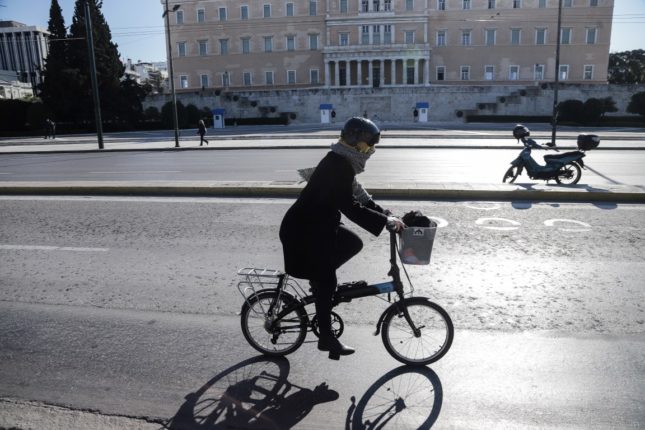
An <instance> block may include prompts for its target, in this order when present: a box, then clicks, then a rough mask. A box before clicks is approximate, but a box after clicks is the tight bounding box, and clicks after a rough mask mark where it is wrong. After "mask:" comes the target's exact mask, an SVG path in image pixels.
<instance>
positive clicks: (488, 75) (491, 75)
mask: <svg viewBox="0 0 645 430" xmlns="http://www.w3.org/2000/svg"><path fill="white" fill-rule="evenodd" d="M484 79H485V80H487V81H492V80H493V79H495V66H484Z"/></svg>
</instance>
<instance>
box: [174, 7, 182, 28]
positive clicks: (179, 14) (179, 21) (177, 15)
mask: <svg viewBox="0 0 645 430" xmlns="http://www.w3.org/2000/svg"><path fill="white" fill-rule="evenodd" d="M175 18H176V23H177V25H182V24H183V23H184V11H183V10H178V11H177V12H175Z"/></svg>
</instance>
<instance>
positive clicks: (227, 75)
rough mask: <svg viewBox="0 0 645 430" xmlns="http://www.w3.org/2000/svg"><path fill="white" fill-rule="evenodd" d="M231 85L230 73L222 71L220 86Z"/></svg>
mask: <svg viewBox="0 0 645 430" xmlns="http://www.w3.org/2000/svg"><path fill="white" fill-rule="evenodd" d="M229 85H231V75H230V73H228V72H224V73H222V86H223V87H228V86H229Z"/></svg>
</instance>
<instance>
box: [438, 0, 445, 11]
mask: <svg viewBox="0 0 645 430" xmlns="http://www.w3.org/2000/svg"><path fill="white" fill-rule="evenodd" d="M437 10H446V0H437Z"/></svg>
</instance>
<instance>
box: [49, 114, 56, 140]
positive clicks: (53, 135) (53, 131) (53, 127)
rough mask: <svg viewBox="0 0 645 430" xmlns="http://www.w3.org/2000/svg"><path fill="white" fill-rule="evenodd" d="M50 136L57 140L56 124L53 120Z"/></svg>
mask: <svg viewBox="0 0 645 430" xmlns="http://www.w3.org/2000/svg"><path fill="white" fill-rule="evenodd" d="M49 136H50V137H51V138H52V139H56V123H55V122H54V121H52V120H51V119H50V120H49Z"/></svg>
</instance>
